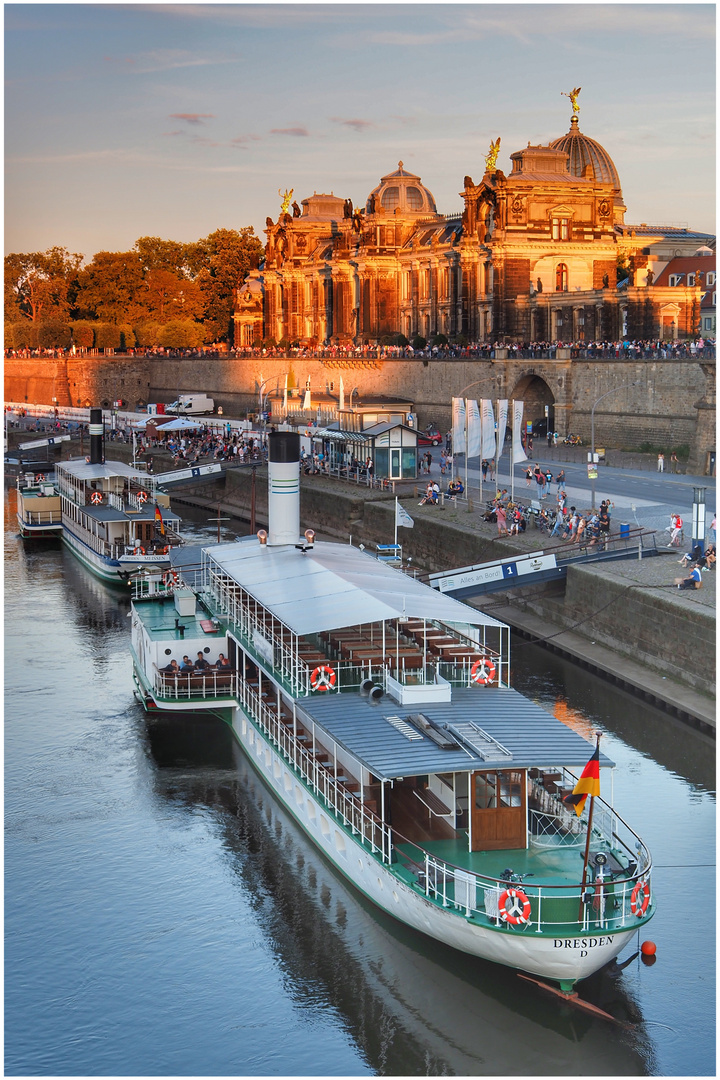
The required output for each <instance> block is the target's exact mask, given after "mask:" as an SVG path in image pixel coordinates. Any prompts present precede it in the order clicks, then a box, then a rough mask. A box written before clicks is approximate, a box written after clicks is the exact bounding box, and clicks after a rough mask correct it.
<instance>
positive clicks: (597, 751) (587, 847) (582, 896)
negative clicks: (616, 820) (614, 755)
mask: <svg viewBox="0 0 720 1080" xmlns="http://www.w3.org/2000/svg"><path fill="white" fill-rule="evenodd" d="M600 734H601V733H600V732H599V731H598V732H596V734H595V738H596V743H595V754H594V755H593V757H596V758H597V762H598V774H599V771H600ZM591 760H592V759H591ZM585 772H587V766H586V767H585ZM598 787H599V775H598ZM594 807H595V794H594V793H593V792H591V794H590V809H589V810H588V827H587V839H586V841H585V858H584V859H583V875H582V886H581V888H580V910H579V911H578V922H579V923H580V924H582V922H583V904H584V902H585V885H586V883H587V868H588V859H589V857H590V835H591V833H592V819H593V809H594Z"/></svg>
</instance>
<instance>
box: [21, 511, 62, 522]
mask: <svg viewBox="0 0 720 1080" xmlns="http://www.w3.org/2000/svg"><path fill="white" fill-rule="evenodd" d="M23 517H24V520H25V522H26V523H27V524H28V525H59V524H60V523H61V522H62V513H61V511H60V510H29V511H28V510H26V512H25V513H24V515H23Z"/></svg>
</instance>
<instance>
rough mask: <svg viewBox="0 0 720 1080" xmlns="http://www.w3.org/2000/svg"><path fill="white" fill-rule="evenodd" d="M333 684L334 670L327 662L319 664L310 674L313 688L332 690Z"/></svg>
mask: <svg viewBox="0 0 720 1080" xmlns="http://www.w3.org/2000/svg"><path fill="white" fill-rule="evenodd" d="M334 685H335V670H334V668H331V667H330V665H329V664H320V666H319V667H316V668H315V670H314V671H313V673H312V675H311V676H310V686H311V687H312V688H313V690H332V688H333V686H334Z"/></svg>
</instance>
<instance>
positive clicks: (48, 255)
mask: <svg viewBox="0 0 720 1080" xmlns="http://www.w3.org/2000/svg"><path fill="white" fill-rule="evenodd" d="M82 260H83V256H82V255H77V254H74V255H73V254H70V252H69V251H67V250H66V249H65V248H61V247H53V248H49V249H48V250H47V251H35V252H32V253H31V254H29V255H24V254H18V253H13V254H11V255H6V257H5V314H6V317H8V316H11V315H13V314H14V315H17V316H19V317H20V318H26V319H29V320H30V321H31V322H37V321H39V320H40V318H41V317H42V318H43V319H47V318H58V317H62V316H65V315H67V312H68V310H69V308H70V306H71V303H72V301H73V300H74V295H75V290H76V287H77V275H78V270H79V268H80V265H81V263H82Z"/></svg>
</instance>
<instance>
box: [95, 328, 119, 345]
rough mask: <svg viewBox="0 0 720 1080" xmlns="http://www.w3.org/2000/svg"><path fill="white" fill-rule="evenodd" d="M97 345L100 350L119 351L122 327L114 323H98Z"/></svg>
mask: <svg viewBox="0 0 720 1080" xmlns="http://www.w3.org/2000/svg"><path fill="white" fill-rule="evenodd" d="M95 345H96V347H97V348H98V349H119V348H120V327H119V326H116V325H115V324H114V323H106V322H99V323H97V325H96V327H95Z"/></svg>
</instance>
